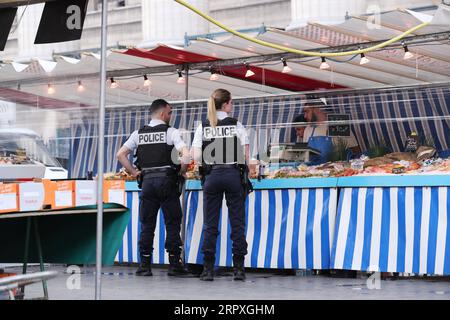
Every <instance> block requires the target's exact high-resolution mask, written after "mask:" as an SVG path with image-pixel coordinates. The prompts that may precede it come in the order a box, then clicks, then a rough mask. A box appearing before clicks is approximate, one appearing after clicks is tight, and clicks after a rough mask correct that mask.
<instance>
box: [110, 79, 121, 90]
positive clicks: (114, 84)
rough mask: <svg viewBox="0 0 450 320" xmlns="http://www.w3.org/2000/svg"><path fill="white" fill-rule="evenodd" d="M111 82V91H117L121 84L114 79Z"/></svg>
mask: <svg viewBox="0 0 450 320" xmlns="http://www.w3.org/2000/svg"><path fill="white" fill-rule="evenodd" d="M110 81H111V85H110V88H111V89H115V88H117V87H118V86H119V84H118V83H117V82H116V80H114V78H111V79H110Z"/></svg>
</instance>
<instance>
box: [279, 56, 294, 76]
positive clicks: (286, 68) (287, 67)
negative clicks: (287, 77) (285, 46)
mask: <svg viewBox="0 0 450 320" xmlns="http://www.w3.org/2000/svg"><path fill="white" fill-rule="evenodd" d="M281 61H282V62H283V71H281V72H282V73H289V72H291V71H292V69H291V68H290V67H289V66H288V65H287V62H286V59H285V58H281Z"/></svg>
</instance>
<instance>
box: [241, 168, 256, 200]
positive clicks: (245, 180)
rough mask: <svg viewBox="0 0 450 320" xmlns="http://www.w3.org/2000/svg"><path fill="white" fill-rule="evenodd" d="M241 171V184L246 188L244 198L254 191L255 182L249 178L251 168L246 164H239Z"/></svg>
mask: <svg viewBox="0 0 450 320" xmlns="http://www.w3.org/2000/svg"><path fill="white" fill-rule="evenodd" d="M239 173H240V175H241V184H242V187H243V188H244V199H245V198H247V196H248V195H249V194H250V193H252V192H253V184H252V182H251V181H250V178H249V169H248V166H247V165H246V164H240V165H239Z"/></svg>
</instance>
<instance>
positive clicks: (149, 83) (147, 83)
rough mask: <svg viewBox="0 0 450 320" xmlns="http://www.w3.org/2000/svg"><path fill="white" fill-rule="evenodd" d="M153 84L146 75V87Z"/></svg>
mask: <svg viewBox="0 0 450 320" xmlns="http://www.w3.org/2000/svg"><path fill="white" fill-rule="evenodd" d="M151 84H152V82H151V81H150V79H149V78H148V77H147V75H146V74H144V87H150V85H151Z"/></svg>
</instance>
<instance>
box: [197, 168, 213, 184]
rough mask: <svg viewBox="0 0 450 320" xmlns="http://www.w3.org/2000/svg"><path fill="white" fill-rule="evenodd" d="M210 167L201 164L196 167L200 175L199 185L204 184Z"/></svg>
mask: <svg viewBox="0 0 450 320" xmlns="http://www.w3.org/2000/svg"><path fill="white" fill-rule="evenodd" d="M211 170H212V167H211V166H210V165H209V164H205V163H203V164H202V165H201V166H199V167H198V173H199V175H200V181H201V185H202V187H203V184H204V183H205V179H206V176H207V175H208V174H210V173H211Z"/></svg>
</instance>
